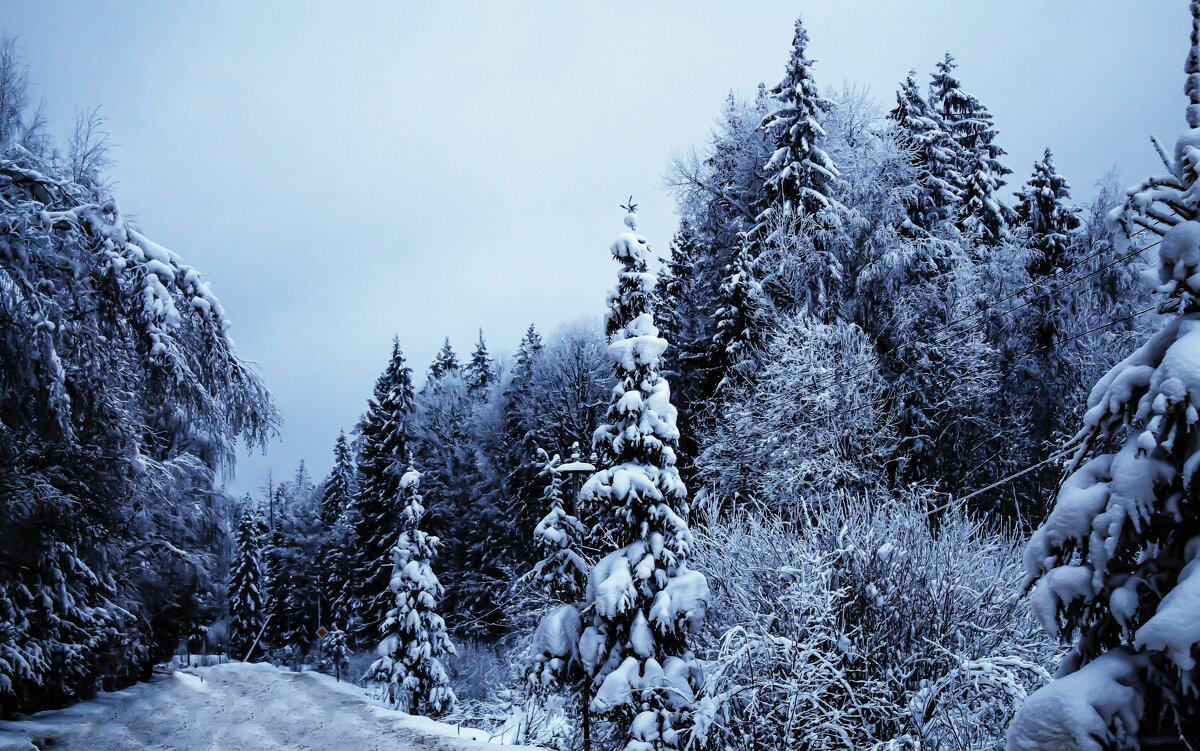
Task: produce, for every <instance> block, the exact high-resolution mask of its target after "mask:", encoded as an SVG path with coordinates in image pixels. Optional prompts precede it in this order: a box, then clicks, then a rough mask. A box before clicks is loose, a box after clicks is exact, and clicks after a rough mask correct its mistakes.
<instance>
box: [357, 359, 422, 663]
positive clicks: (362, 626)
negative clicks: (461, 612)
mask: <svg viewBox="0 0 1200 751" xmlns="http://www.w3.org/2000/svg"><path fill="white" fill-rule="evenodd" d="M413 399H414V396H413V384H412V369H411V368H409V367H408V366H407V365H406V364H405V362H404V353H403V352H401V351H400V341H399V340H398V339H396V340H393V343H392V357H391V360H389V362H388V365H387V368H386V369H384V371H383V374H382V375H380V376H379V380H377V381H376V383H375V395H374V398H373V399H372V400H371V401H370V403H369V404H368V405H367V414H366V416H365V417H364V418H363V421H362V425H361V429H360V431H359V433H360V439H359V441H360V455H359V465H358V475H359V478H360V484H359V489H358V493H357V495H356V496H355V498H354V503H353V505H352V508H353V510H354V513H353V520H354V525H355V530H354V544H353V547H352V550H353V560H352V566H353V569H354V585H353V587H352V596H351V602H349V603H347V606H348V608H349V609H350V610H351V612H352V613H353V616H352V617H353V618H354V620H355V624H354V626H353V636H354V637H355V638H357V639H361V640H364V641H368V642H371V641H374V640H375V637H376V636H377V634H378V632H379V629H380V627H381V626H382V625H383V622H384V618H385V617H386V615H387V611H388V607H389V605H388V602H387V597H386V596H385V594H384V593H385V592H386V591H387V583H388V579H389V578H390V571H391V565H390V561H391V549H392V545H393V544H394V541H395V539H396V535H397V534H398V531H399V528H398V519H399V514H400V509H399V508H397V507H396V499H397V497H398V495H399V489H400V473H401V471H402V469H403V466H404V464H403V463H404V460H405V456H406V454H407V453H408V450H409V446H408V442H409V436H408V433H409V424H408V423H409V419H410V415H411V413H412V411H413Z"/></svg>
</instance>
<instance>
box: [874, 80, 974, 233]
mask: <svg viewBox="0 0 1200 751" xmlns="http://www.w3.org/2000/svg"><path fill="white" fill-rule="evenodd" d="M916 76H917V74H916V71H909V73H908V77H907V78H905V79H904V82H903V83H902V84H901V85H900V90H899V91H897V92H896V107H895V108H894V109H893V110H892V111H891V112H890V113H888V115H889V117H890V118H891V119H892V120H894V121H895V123H896V126H897V127H898V128H899V129H900V132H901V133H902V134H903V139H904V145H905V146H907V147H908V149H909V150H910V153H911V154H912V157H913V159H914V161H915V162H916V167H917V169H918V182H917V184H916V185H915V186H913V191H912V195H910V196H908V197H907V198H906V200H905V210H906V212H907V214H908V221H907V222H905V224H904V230H905V231H906V233H907V234H908V235H910V236H915V237H923V236H927V235H929V234H931V233H933V232H934V231H935V230H936V229H937V228H938V227H939V226H940V225H941V224H942V223H943V222H945V221H947V220H949V219H952V218H954V217H955V216H956V215H957V212H958V206H959V204H960V203H961V201H962V196H961V195H960V193H959V188H958V187H957V186H959V185H961V184H962V182H963V178H962V175H961V174H960V173H959V172H958V165H957V147H956V144H955V143H954V142H953V141H952V139H951V137H950V134H949V133H948V132H947V131H946V128H945V125H944V123H942V121H941V118H940V117H939V115H938V114H937V112H935V111H934V110H933V109H932V108H931V107H930V106H929V102H928V101H927V100H926V99H925V97H924V96H923V95H922V94H921V90H920V87H919V86H918V85H917V79H916Z"/></svg>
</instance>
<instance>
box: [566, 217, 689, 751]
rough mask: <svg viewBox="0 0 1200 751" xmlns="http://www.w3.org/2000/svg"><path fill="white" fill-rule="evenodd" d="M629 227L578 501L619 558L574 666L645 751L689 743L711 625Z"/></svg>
mask: <svg viewBox="0 0 1200 751" xmlns="http://www.w3.org/2000/svg"><path fill="white" fill-rule="evenodd" d="M631 206H632V205H631ZM625 223H626V225H627V226H628V227H629V230H630V231H629V232H626V233H624V234H622V235H620V236H619V237H618V238H617V240H616V242H614V243H613V245H612V254H613V257H614V258H616V259H617V260H618V261H619V262H620V263H621V266H622V270H621V272H620V273H619V274H618V277H617V286H616V289H615V290H614V291H613V292H611V293H609V297H608V312H607V313H606V316H605V330H606V332H607V334H608V339H609V349H608V353H609V358H610V359H611V360H612V362H613V365H614V371H615V374H616V381H617V383H616V386H615V387H614V388H613V396H612V401H611V402H610V405H609V412H608V419H609V420H610V422H609V424H606V425H604V426H602V427H600V428H599V429H598V430H597V431H596V435H595V439H594V447H595V449H596V451H597V452H598V454H599V460H600V462H601V466H602V467H604V468H603V469H601V470H599V471H598V472H596V474H594V475H592V477H591V478H589V479H588V481H587V482H586V483H585V484H584V487H583V490H582V492H581V494H580V499H581V500H582V501H583V502H585V503H589V504H591V506H592V507H593V508H596V509H598V510H600V513H601V514H603V518H602V520H601V522H600V526H601V527H602V528H603V532H604V536H606V537H607V539H609V540H611V541H612V544H615V545H616V546H617V549H616V550H614V551H612V552H610V553H609V554H608V555H606V556H604V557H603V558H602V559H601V560H600V561H599V562H598V563H597V564H596V565H595V567H594V568H593V569H592V572H591V575H590V577H589V580H588V587H587V611H586V612H587V613H588V615H589V616H590V619H591V623H590V625H588V627H587V628H586V629H585V630H584V632H583V634H582V635H581V636H580V638H579V647H578V654H579V657H580V660H581V662H582V664H583V666H584V667H585V669H586V672H587V676H588V678H587V679H586V680H588V681H589V683H590V685H591V687H593V688H594V689H595V694H594V696H593V698H592V700H591V705H590V707H591V710H592V711H594V712H597V713H599V714H600V715H601V716H603V717H605V718H607V719H608V720H609V721H611V722H613V723H615V725H616V726H617V727H623V728H625V729H624V730H623V732H622V734H623V735H625V737H626V738H627V739H628V743H627V745H626V748H627V749H628V750H629V751H648V750H649V749H661V748H683V747H684V746H685V745H686V743H687V739H686V735H687V733H688V732H689V730H690V728H691V724H692V716H693V712H694V708H695V707H694V700H695V693H696V690H697V688H698V687H699V686H700V683H701V681H702V676H701V673H700V665H699V663H698V662H697V660H696V658H695V656H694V655H693V654H692V652H691V651H690V650H689V649H688V644H687V642H688V635H689V634H690V633H691V632H693V631H694V630H696V629H697V628H698V627H699V625H700V623H701V622H702V621H703V619H704V612H705V609H706V608H707V601H708V582H707V580H706V579H705V578H704V575H703V574H701V573H699V572H697V571H691V570H689V569H688V568H687V556H688V553H689V551H690V549H691V546H692V537H691V532H690V531H689V529H688V523H687V514H688V502H687V489H686V488H685V487H684V485H683V482H682V481H681V480H680V479H679V473H678V472H677V471H676V469H675V445H676V442H677V441H678V440H679V432H678V430H677V429H676V427H675V407H674V406H672V405H671V389H670V385H669V384H668V383H667V381H666V380H665V379H663V378H662V376H661V375H659V372H658V366H659V359H660V358H661V356H662V354H663V352H664V350H666V348H667V342H666V341H665V340H663V339H662V338H660V337H659V336H658V329H657V328H656V327H655V325H654V309H653V305H652V293H653V288H654V276H653V275H652V274H650V273H648V272H647V270H646V265H647V262H648V260H649V258H650V249H649V247H648V246H647V244H646V240H645V239H644V238H642V237H641V236H639V235H638V234H636V229H637V222H636V215H635V214H634V213H633V212H632V210H631V211H630V213H629V214H628V215H627V216H626V218H625ZM555 612H556V613H557V611H555ZM552 615H554V614H552ZM564 620H569V619H564Z"/></svg>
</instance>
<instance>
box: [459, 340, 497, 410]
mask: <svg viewBox="0 0 1200 751" xmlns="http://www.w3.org/2000/svg"><path fill="white" fill-rule="evenodd" d="M463 371H464V372H463V378H464V380H466V382H467V389H468V390H469V391H470V392H471V393H472V394H483V393H484V392H485V391H487V389H488V387H489V386H491V385H492V383H493V382H494V381H495V380H496V364H495V363H494V362H493V361H492V358H491V356H490V355H489V354H488V348H487V342H485V341H483V329H480V330H479V341H478V342H476V343H475V351H474V352H472V353H471V361H470V362H468V363H467V364H466V366H465V368H464V369H463Z"/></svg>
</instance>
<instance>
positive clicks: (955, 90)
mask: <svg viewBox="0 0 1200 751" xmlns="http://www.w3.org/2000/svg"><path fill="white" fill-rule="evenodd" d="M956 67H957V66H956V65H955V63H954V58H953V57H952V56H951V55H950V53H948V52H947V53H946V56H945V58H943V59H942V61H941V62H939V63H938V64H937V69H936V71H935V72H934V74H933V76H932V80H931V82H930V87H929V88H930V93H929V106H930V108H931V109H932V110H933V111H934V112H936V113H937V115H938V117H939V118H940V119H941V121H942V123H944V124H945V127H946V130H947V131H948V132H949V133H950V136H951V137H952V138H953V140H954V143H955V145H956V151H957V154H956V159H955V161H956V166H957V172H956V174H957V175H958V177H959V180H960V182H959V184H958V185H956V186H955V187H956V188H957V190H958V193H959V196H960V198H961V204H960V207H959V213H958V219H957V224H958V226H959V228H960V229H962V230H963V231H964V232H973V233H977V234H978V235H979V238H980V240H981V241H982V242H983V243H984V244H985V245H996V244H998V243H1000V242H1001V241H1002V240H1004V238H1005V236H1006V235H1007V233H1008V225H1009V215H1010V213H1011V211H1010V210H1009V209H1008V208H1007V207H1006V206H1005V205H1004V204H1003V203H1002V202H1001V201H1000V197H999V191H1000V188H1002V187H1003V186H1004V180H1003V179H1002V178H1003V177H1004V176H1005V175H1007V174H1010V173H1011V172H1012V170H1010V169H1008V168H1007V167H1005V166H1004V164H1002V163H1001V162H1000V157H1001V156H1003V155H1004V153H1005V152H1004V150H1003V149H1001V148H1000V147H999V146H998V145H997V144H996V142H995V141H996V135H997V133H996V129H995V127H994V125H993V123H992V115H991V113H990V112H988V110H987V107H985V106H983V104H982V103H981V102H980V101H979V99H978V98H976V97H975V96H974V95H973V94H971V93H969V92H967V91H966V90H965V89H963V87H962V83H961V82H960V81H959V80H958V78H957V76H955V75H954V69H955V68H956Z"/></svg>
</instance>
